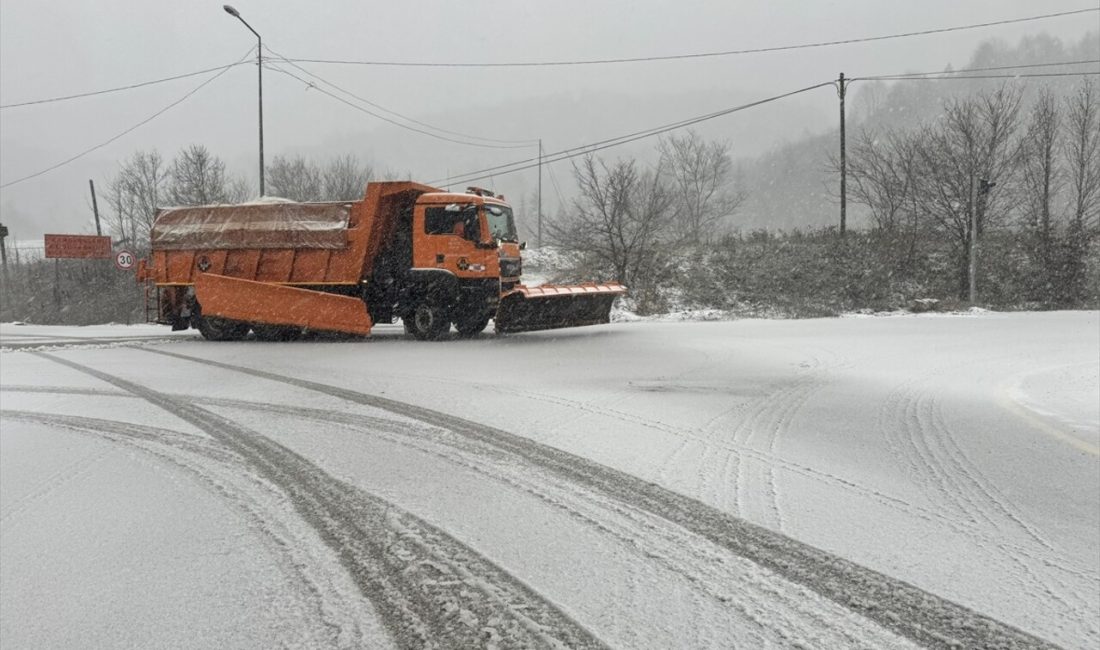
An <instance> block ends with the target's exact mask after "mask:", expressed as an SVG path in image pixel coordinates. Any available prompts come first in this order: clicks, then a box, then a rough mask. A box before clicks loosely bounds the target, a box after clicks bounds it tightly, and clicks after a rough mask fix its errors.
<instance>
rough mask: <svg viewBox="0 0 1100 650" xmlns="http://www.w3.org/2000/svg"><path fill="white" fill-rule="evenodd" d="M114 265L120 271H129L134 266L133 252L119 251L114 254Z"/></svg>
mask: <svg viewBox="0 0 1100 650" xmlns="http://www.w3.org/2000/svg"><path fill="white" fill-rule="evenodd" d="M115 266H117V267H118V268H119V269H120V270H122V271H129V270H130V269H132V268H134V254H133V253H131V252H130V251H119V252H118V254H117V255H115Z"/></svg>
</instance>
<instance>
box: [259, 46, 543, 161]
mask: <svg viewBox="0 0 1100 650" xmlns="http://www.w3.org/2000/svg"><path fill="white" fill-rule="evenodd" d="M264 49H265V50H267V51H268V52H270V53H272V54H274V55H275V56H276V57H278V58H279V60H280V61H282V62H284V63H287V64H289V65H291V66H293V67H294V68H296V69H298V70H299V71H301V72H302V73H303V74H306V75H308V76H310V77H312V78H313V79H316V80H317V81H320V82H321V83H323V84H325V85H326V86H329V87H331V88H334V89H335V90H337V91H339V92H341V93H343V94H345V95H347V96H348V97H352V98H353V99H356V100H358V101H360V102H363V103H364V104H367V105H368V106H371V107H373V108H375V109H377V110H380V111H382V112H383V113H389V114H390V115H393V116H395V117H398V118H400V119H402V120H406V121H408V122H412V123H413V124H418V125H420V126H422V127H425V128H427V129H431V130H433V131H439V132H440V133H446V134H448V135H453V136H457V137H460V138H466V139H468V140H482V141H485V142H493V143H497V144H514V145H520V146H531V145H534V144H536V143H537V142H538V140H499V139H496V138H485V137H481V136H477V135H470V134H468V133H461V132H458V131H450V130H447V129H444V128H442V127H438V126H435V125H432V124H428V123H427V122H422V121H420V120H418V119H416V118H413V117H409V116H408V115H404V114H402V113H398V112H397V111H394V110H391V109H388V108H386V107H385V106H382V105H380V104H377V103H375V102H373V101H371V100H369V99H367V98H366V97H361V96H359V95H356V94H355V93H353V92H351V91H350V90H347V89H346V88H342V87H340V86H338V85H336V84H335V83H333V82H331V81H329V80H327V79H325V78H324V77H321V76H320V75H318V74H316V73H314V72H311V71H310V70H307V69H306V68H303V67H302V66H300V65H298V64H297V63H295V62H293V61H291V60H290V59H288V58H286V57H285V56H283V55H282V54H279V53H278V52H276V51H275V50H273V49H271V48H270V47H268V46H266V45H265V46H264ZM315 87H316V86H315ZM517 148H518V147H517Z"/></svg>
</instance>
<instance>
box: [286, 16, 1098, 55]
mask: <svg viewBox="0 0 1100 650" xmlns="http://www.w3.org/2000/svg"><path fill="white" fill-rule="evenodd" d="M1096 11H1100V8H1096V7H1091V8H1088V9H1077V10H1073V11H1062V12H1058V13H1049V14H1042V15H1038V16H1028V17H1025V18H1010V19H1005V20H996V21H992V22H985V23H974V24H970V25H956V26H953V27H941V28H937V29H925V30H921V31H915V32H902V33H897V34H886V35H882V36H866V37H862V38H848V39H843V40H837V41H821V42H816V43H799V44H795V45H778V46H773V47H758V48H750V49H743V50H726V51H721V52H696V53H691V54H670V55H665V56H640V57H623V58H613V59H588V60H574V61H568V60H559V61H508V62H496V63H492V62H456V61H354V60H341V59H297V58H296V59H290V60H291V61H296V62H298V63H322V64H336V65H370V66H391V67H413V68H530V67H546V66H576V65H605V64H614V63H641V62H647V61H674V60H683V59H702V58H709V57H719V56H736V55H741V54H761V53H765V52H783V51H787V50H801V49H809V48H821V47H831V46H834V45H851V44H854V43H871V42H875V41H885V40H891V39H896V38H909V37H913V36H928V35H931V34H944V33H947V32H959V31H964V30H970V29H980V28H984V27H995V26H998V25H1012V24H1016V23H1024V22H1031V21H1035V20H1046V19H1049V18H1059V17H1063V16H1074V15H1078V14H1083V13H1090V12H1096Z"/></svg>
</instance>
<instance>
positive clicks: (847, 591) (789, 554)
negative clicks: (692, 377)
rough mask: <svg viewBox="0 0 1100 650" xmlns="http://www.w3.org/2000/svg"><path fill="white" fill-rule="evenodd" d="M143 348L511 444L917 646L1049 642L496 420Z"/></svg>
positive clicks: (533, 459) (513, 448) (1042, 644)
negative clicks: (481, 419)
mask: <svg viewBox="0 0 1100 650" xmlns="http://www.w3.org/2000/svg"><path fill="white" fill-rule="evenodd" d="M140 349H142V350H143V351H145V352H149V353H151V354H158V355H162V356H167V357H171V358H176V359H181V360H185V361H190V362H194V363H200V364H204V365H208V366H211V367H216V368H222V369H226V370H232V371H236V372H240V373H243V374H248V375H251V376H254V377H259V378H263V379H268V380H272V381H276V382H280V383H284V384H288V385H292V386H298V387H300V388H305V389H307V390H312V391H315V392H319V393H322V394H326V395H329V396H331V397H337V398H339V399H344V400H346V401H349V402H353V403H358V404H363V405H366V406H371V407H374V408H379V409H382V410H386V411H390V412H393V413H396V414H398V415H402V416H405V417H410V418H413V419H416V420H419V421H421V422H424V423H427V424H432V425H435V426H440V427H443V428H446V429H449V430H450V431H452V432H453V433H456V434H458V435H461V436H464V437H467V438H470V439H474V440H479V441H482V442H485V443H487V444H490V445H492V446H495V447H498V448H500V449H503V450H507V451H511V452H512V453H514V454H515V455H517V456H519V457H521V458H522V459H523V460H525V461H526V462H528V463H531V464H533V465H535V466H538V467H540V468H542V469H544V470H546V471H550V472H552V473H554V474H557V475H559V476H560V477H562V478H563V479H565V480H567V481H569V482H572V483H575V484H578V485H581V486H583V487H585V488H587V489H590V490H593V491H596V492H599V493H601V494H603V495H605V496H606V497H608V498H611V499H616V500H619V501H621V502H623V503H625V504H628V505H630V506H633V507H636V508H639V509H641V510H644V511H647V512H650V513H652V514H654V515H656V516H658V517H661V518H664V519H667V520H669V521H671V522H673V523H676V524H678V525H680V526H682V527H684V528H686V529H688V530H689V531H691V532H694V533H696V534H698V535H701V536H702V537H704V538H706V539H708V540H710V541H711V542H713V543H715V544H717V545H719V546H722V547H724V548H726V549H727V550H729V551H731V552H733V553H735V554H736V555H739V556H741V557H744V558H746V559H749V560H751V561H753V562H755V563H757V564H759V565H761V566H763V567H765V568H768V569H771V570H772V571H774V572H776V573H778V574H780V575H782V576H784V577H786V578H787V579H788V580H791V581H792V582H796V583H799V584H801V585H803V586H805V587H807V588H809V589H810V590H812V591H815V592H817V593H818V594H820V595H821V596H824V597H825V598H828V599H829V600H832V601H833V602H835V603H837V604H840V605H841V606H844V607H847V608H848V609H851V610H852V611H855V612H856V613H858V614H860V615H862V616H865V617H867V618H869V619H871V620H874V621H876V622H878V623H879V624H880V625H882V626H884V627H886V628H888V629H891V630H893V631H894V632H896V633H898V634H900V635H902V636H904V637H906V638H908V639H910V640H912V641H914V642H917V643H919V644H922V645H926V646H929V647H942V648H955V647H959V646H963V647H1003V648H1023V647H1052V644H1050V643H1049V642H1047V641H1044V640H1042V639H1039V638H1038V637H1035V636H1033V635H1030V634H1028V633H1026V632H1023V631H1021V630H1018V629H1016V628H1014V627H1012V626H1009V625H1007V624H1005V623H1002V622H1000V621H997V620H995V619H992V618H990V617H987V616H985V615H983V614H980V613H978V612H975V611H974V610H971V609H969V608H966V607H963V606H961V605H959V604H957V603H953V602H951V601H948V600H945V599H942V598H940V597H938V596H935V595H933V594H931V593H929V592H926V591H924V590H922V589H919V588H917V587H915V586H913V585H911V584H909V583H907V582H904V581H901V580H898V579H895V578H891V577H889V576H886V575H883V574H881V573H878V572H875V571H872V570H870V569H867V568H865V567H862V566H860V565H857V564H855V563H853V562H851V561H848V560H845V559H843V558H841V557H839V556H835V555H832V554H830V553H827V552H825V551H822V550H820V549H816V548H814V547H811V546H808V545H805V544H802V543H801V542H798V541H796V540H794V539H791V538H789V537H786V536H784V535H781V534H778V533H775V532H773V531H770V530H768V529H766V528H762V527H760V526H756V525H753V524H750V523H748V522H746V521H744V520H741V519H738V518H736V517H733V516H731V515H729V514H727V513H724V512H721V511H718V510H716V509H714V508H711V507H709V506H706V505H705V504H703V503H701V502H699V501H697V500H695V499H691V498H689V497H686V496H683V495H680V494H676V493H674V492H670V491H668V490H665V489H664V488H661V487H660V486H658V485H656V484H653V483H650V482H647V481H644V480H642V479H640V478H637V477H635V476H632V475H630V474H626V473H624V472H620V471H618V470H615V469H612V468H610V467H606V466H603V465H600V464H598V463H595V462H593V461H590V460H588V459H586V458H583V457H580V456H576V455H573V454H569V453H567V452H564V451H561V450H559V449H555V448H553V447H549V446H546V445H543V444H540V443H536V442H534V441H532V440H530V439H527V438H522V437H520V436H515V435H513V434H510V433H507V432H505V431H502V430H500V429H496V428H494V427H489V426H486V425H482V424H478V423H475V422H471V421H469V420H465V419H462V418H458V417H455V416H451V415H448V414H445V413H441V412H438V411H433V410H431V409H427V408H423V407H419V406H415V405H412V404H406V403H403V402H398V401H396V400H391V399H386V398H382V397H377V396H374V395H367V394H364V393H359V392H356V391H352V390H348V389H345V388H340V387H337V386H330V385H326V384H321V383H318V382H313V381H309V380H305V379H298V378H295V377H289V376H285V375H279V374H276V373H271V372H266V371H263V370H256V369H253V368H248V367H245V366H237V365H233V364H228V363H223V362H220V361H213V360H209V359H203V358H201V357H193V356H189V355H184V354H179V353H175V352H169V351H167V350H156V349H152V348H140Z"/></svg>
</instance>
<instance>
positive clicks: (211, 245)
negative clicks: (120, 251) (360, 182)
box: [151, 200, 352, 250]
mask: <svg viewBox="0 0 1100 650" xmlns="http://www.w3.org/2000/svg"><path fill="white" fill-rule="evenodd" d="M351 205H352V204H351V203H349V202H347V201H341V202H333V203H297V202H295V201H286V200H277V201H262V202H252V203H238V204H231V205H203V206H194V207H180V208H162V209H161V210H160V212H158V213H157V218H156V221H154V222H153V228H152V233H151V235H152V236H151V239H152V247H153V250H196V249H201V250H219V249H236V248H327V249H342V248H345V247H346V246H347V235H346V231H347V228H348V222H349V220H350V217H351Z"/></svg>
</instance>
